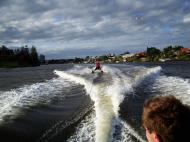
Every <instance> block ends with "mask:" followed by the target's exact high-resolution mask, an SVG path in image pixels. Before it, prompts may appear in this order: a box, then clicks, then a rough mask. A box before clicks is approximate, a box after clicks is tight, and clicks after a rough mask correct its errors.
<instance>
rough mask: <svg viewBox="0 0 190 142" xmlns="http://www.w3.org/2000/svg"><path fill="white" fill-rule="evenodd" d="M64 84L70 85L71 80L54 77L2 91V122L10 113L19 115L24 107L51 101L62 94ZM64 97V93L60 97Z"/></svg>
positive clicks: (0, 103)
mask: <svg viewBox="0 0 190 142" xmlns="http://www.w3.org/2000/svg"><path fill="white" fill-rule="evenodd" d="M63 84H64V87H66V88H67V87H68V86H69V82H65V81H63V80H62V79H52V80H49V81H46V82H43V83H36V84H33V85H26V86H23V87H21V88H18V89H12V90H10V91H5V92H0V122H2V121H3V119H4V117H6V116H8V115H9V116H12V117H15V116H17V115H18V114H20V113H21V110H22V109H24V108H29V107H30V106H33V105H35V104H37V103H48V102H49V101H51V99H50V98H52V97H54V96H55V95H58V94H61V92H62V90H63ZM50 94H51V95H50ZM62 97H64V95H62V94H61V95H60V96H59V98H60V99H61V98H62Z"/></svg>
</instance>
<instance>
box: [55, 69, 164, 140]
mask: <svg viewBox="0 0 190 142" xmlns="http://www.w3.org/2000/svg"><path fill="white" fill-rule="evenodd" d="M103 70H104V71H105V74H104V75H106V74H107V73H106V72H108V73H109V74H110V75H111V78H112V81H110V80H108V81H107V82H101V81H100V82H99V83H96V84H93V83H92V81H88V80H86V79H84V78H83V77H81V76H80V75H74V74H71V73H69V72H63V71H57V70H55V71H54V73H55V74H57V75H58V76H60V77H63V78H64V79H66V80H70V81H74V82H76V83H79V84H81V85H84V87H85V89H86V91H87V94H89V95H90V97H91V99H92V100H93V101H94V106H95V141H96V142H108V141H112V140H113V137H112V135H113V133H114V127H115V126H114V121H115V120H117V119H119V114H118V112H119V109H120V108H119V105H120V103H121V102H122V101H123V99H124V97H125V94H126V93H127V92H128V93H129V92H132V91H133V86H134V85H136V84H138V83H139V82H141V81H142V80H143V79H144V78H146V77H148V76H150V75H152V74H155V73H157V72H159V71H160V70H161V68H160V67H157V68H150V69H148V70H146V71H145V72H143V74H141V76H138V77H137V78H135V81H134V82H133V81H132V79H131V78H129V77H128V76H126V75H125V74H123V73H122V72H121V70H119V69H117V68H113V67H112V68H110V67H108V66H104V69H103ZM104 75H103V76H104ZM108 82H109V83H108ZM110 82H111V83H110ZM119 120H120V119H119ZM127 129H128V127H127ZM129 133H130V131H129ZM131 135H133V136H135V137H136V138H137V139H138V140H139V141H144V140H143V139H142V138H141V137H140V136H139V135H138V134H137V133H134V132H133V133H131ZM137 136H138V137H137Z"/></svg>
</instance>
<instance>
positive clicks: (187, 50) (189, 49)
mask: <svg viewBox="0 0 190 142" xmlns="http://www.w3.org/2000/svg"><path fill="white" fill-rule="evenodd" d="M181 52H182V53H190V48H181Z"/></svg>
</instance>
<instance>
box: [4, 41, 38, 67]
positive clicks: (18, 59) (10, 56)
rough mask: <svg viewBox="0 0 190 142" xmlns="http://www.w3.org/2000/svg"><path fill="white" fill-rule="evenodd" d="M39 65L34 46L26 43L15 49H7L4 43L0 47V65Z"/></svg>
mask: <svg viewBox="0 0 190 142" xmlns="http://www.w3.org/2000/svg"><path fill="white" fill-rule="evenodd" d="M37 65H40V61H39V59H38V53H37V50H36V47H35V46H32V47H31V48H29V47H28V46H27V45H26V46H22V47H20V48H17V49H9V48H8V47H6V46H5V45H2V46H1V47H0V67H17V66H37Z"/></svg>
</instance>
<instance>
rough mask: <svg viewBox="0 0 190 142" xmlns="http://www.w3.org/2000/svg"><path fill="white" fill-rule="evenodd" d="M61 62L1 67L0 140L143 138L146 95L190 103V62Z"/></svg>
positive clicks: (42, 141)
mask: <svg viewBox="0 0 190 142" xmlns="http://www.w3.org/2000/svg"><path fill="white" fill-rule="evenodd" d="M92 67H93V65H89V64H84V65H83V64H81V65H80V64H77V65H75V64H60V65H42V66H39V67H28V68H14V69H0V140H3V141H6V142H12V141H14V142H65V141H67V142H76V141H80V142H89V141H92V142H94V141H96V142H115V141H117V142H124V141H126V142H144V141H146V138H145V132H144V129H143V128H142V126H141V114H142V106H143V103H144V101H145V100H146V99H147V98H149V97H152V96H157V95H159V96H160V95H174V96H176V97H177V98H179V99H180V100H181V101H182V102H183V103H185V104H187V105H190V97H189V95H190V73H189V72H190V63H189V62H182V61H181V62H161V63H160V62H158V63H126V64H107V65H103V70H104V73H103V74H101V73H95V74H92V73H91V70H92Z"/></svg>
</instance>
